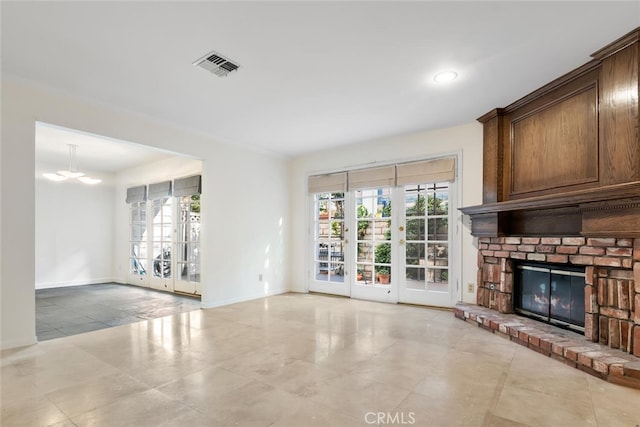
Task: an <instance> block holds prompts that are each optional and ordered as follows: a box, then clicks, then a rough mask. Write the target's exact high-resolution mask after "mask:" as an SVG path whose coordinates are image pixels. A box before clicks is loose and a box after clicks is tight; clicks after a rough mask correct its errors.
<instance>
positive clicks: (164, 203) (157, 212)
mask: <svg viewBox="0 0 640 427" xmlns="http://www.w3.org/2000/svg"><path fill="white" fill-rule="evenodd" d="M172 202H173V197H163V198H160V199H156V200H150V201H149V202H147V203H148V204H149V205H150V208H151V227H150V231H151V236H150V239H151V248H152V253H151V256H152V260H151V266H152V269H151V274H150V277H149V285H150V286H151V287H152V288H155V289H160V290H163V291H170V292H171V291H173V268H172V265H171V253H172V252H173V209H174V208H173V203H172Z"/></svg>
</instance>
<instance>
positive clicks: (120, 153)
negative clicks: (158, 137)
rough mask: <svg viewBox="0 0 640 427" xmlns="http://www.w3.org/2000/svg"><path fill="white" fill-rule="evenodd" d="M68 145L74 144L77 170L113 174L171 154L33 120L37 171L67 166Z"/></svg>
mask: <svg viewBox="0 0 640 427" xmlns="http://www.w3.org/2000/svg"><path fill="white" fill-rule="evenodd" d="M69 144H72V145H76V164H77V168H78V170H80V171H82V172H91V173H95V172H98V173H115V172H118V171H122V170H126V169H129V168H133V167H136V166H141V165H144V164H148V163H152V162H155V161H159V160H162V159H166V158H168V157H172V156H174V154H172V153H167V152H164V151H160V150H156V149H150V148H148V147H145V146H141V145H137V144H131V143H127V142H123V141H117V140H113V139H110V138H104V137H101V136H97V135H90V134H87V133H83V132H78V131H75V130H71V129H65V128H62V127H58V126H52V125H48V124H44V123H36V170H37V172H38V173H41V172H52V173H53V172H56V171H57V170H61V169H69V168H68V166H69V156H70V155H69Z"/></svg>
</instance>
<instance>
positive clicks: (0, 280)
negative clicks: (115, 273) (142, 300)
mask: <svg viewBox="0 0 640 427" xmlns="http://www.w3.org/2000/svg"><path fill="white" fill-rule="evenodd" d="M1 94H2V111H1V119H2V120H1V121H2V145H1V149H2V155H1V156H0V159H1V161H2V164H1V168H0V173H1V179H0V183H1V185H2V192H1V195H0V201H1V204H2V217H1V221H2V222H1V231H0V232H1V233H2V243H1V245H2V247H1V252H2V260H1V267H0V274H1V276H0V299H1V302H0V304H1V312H0V334H1V336H0V338H1V343H0V346H1V347H2V348H9V347H15V346H19V345H25V344H31V343H34V342H35V341H36V338H35V166H34V158H35V143H34V141H35V122H36V120H37V121H42V122H45V123H50V124H53V125H57V126H63V127H67V128H71V129H77V130H80V131H84V132H89V133H94V134H98V135H103V136H107V137H112V138H116V139H119V140H122V141H131V142H134V143H139V144H143V145H148V146H151V147H157V148H161V149H164V150H168V151H173V152H177V153H183V154H186V155H188V156H192V157H194V158H200V159H202V161H203V163H202V166H203V173H202V176H203V192H204V193H203V198H202V210H203V213H202V221H203V226H202V238H203V248H202V250H203V291H202V302H203V305H205V306H215V305H220V304H224V303H228V302H233V301H240V300H244V299H249V298H254V297H259V296H263V295H265V294H272V293H277V292H284V291H286V290H287V286H286V283H287V277H286V270H285V269H284V256H285V253H286V252H287V250H286V249H287V248H286V243H287V242H288V237H287V235H286V230H287V229H288V227H289V224H288V221H289V218H288V201H289V196H288V183H287V178H288V176H287V160H286V159H284V158H280V157H278V156H275V155H272V154H268V153H259V152H254V151H249V150H244V149H240V148H235V147H232V146H230V145H226V144H224V143H221V142H219V141H215V140H212V139H211V138H208V137H205V136H202V135H199V134H195V133H191V132H188V131H185V130H182V129H179V128H177V127H174V126H171V125H168V124H166V123H162V122H158V121H155V120H152V119H150V118H147V117H143V116H139V115H134V114H131V113H127V112H124V111H120V110H114V109H110V108H107V107H105V106H102V105H97V104H93V103H91V102H89V101H86V100H80V99H78V98H74V97H70V96H68V95H66V94H61V93H59V92H54V91H49V90H46V89H43V88H40V87H36V86H33V85H30V84H28V83H25V82H23V81H17V80H13V79H8V78H6V77H4V76H3V80H2V92H1ZM116 197H117V195H116ZM267 248H268V250H267ZM267 261H268V264H267ZM260 273H263V274H264V275H265V276H264V278H265V280H264V281H263V282H259V281H258V274H260Z"/></svg>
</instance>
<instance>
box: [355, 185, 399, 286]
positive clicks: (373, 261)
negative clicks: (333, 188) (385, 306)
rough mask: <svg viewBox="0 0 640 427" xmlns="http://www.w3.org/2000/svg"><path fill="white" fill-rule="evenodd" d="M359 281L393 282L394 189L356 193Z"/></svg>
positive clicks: (379, 283) (371, 282)
mask: <svg viewBox="0 0 640 427" xmlns="http://www.w3.org/2000/svg"><path fill="white" fill-rule="evenodd" d="M355 201H356V224H357V233H356V240H357V244H356V254H355V256H356V267H357V277H356V282H357V283H358V284H360V285H374V284H377V285H388V284H389V283H390V279H391V242H390V241H391V212H392V211H391V189H390V188H375V189H371V190H358V191H355Z"/></svg>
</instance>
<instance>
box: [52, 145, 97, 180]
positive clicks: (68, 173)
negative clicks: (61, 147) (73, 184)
mask: <svg viewBox="0 0 640 427" xmlns="http://www.w3.org/2000/svg"><path fill="white" fill-rule="evenodd" d="M67 145H68V146H69V169H67V170H61V171H58V172H56V173H43V174H42V176H44V177H45V178H47V179H50V180H51V181H66V180H67V179H77V180H78V181H80V182H82V183H84V184H91V185H93V184H98V183H100V182H102V180H101V179H98V178H91V177H89V176H86V175H85V174H84V172H80V171H78V169H77V167H76V149H77V148H78V146H77V145H75V144H67Z"/></svg>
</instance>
